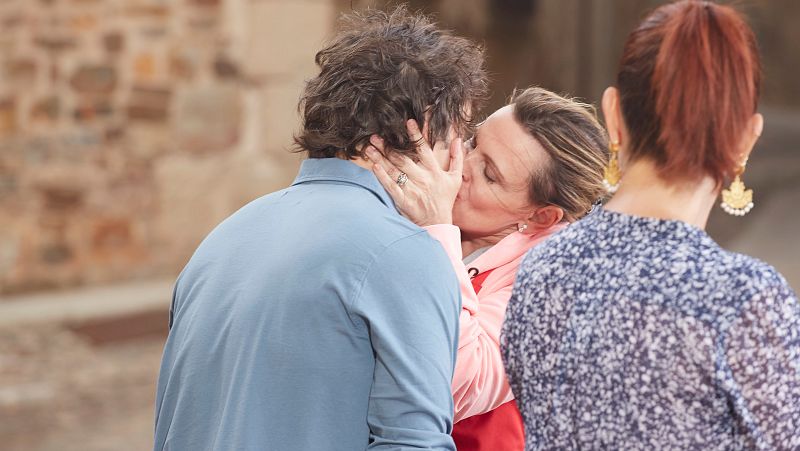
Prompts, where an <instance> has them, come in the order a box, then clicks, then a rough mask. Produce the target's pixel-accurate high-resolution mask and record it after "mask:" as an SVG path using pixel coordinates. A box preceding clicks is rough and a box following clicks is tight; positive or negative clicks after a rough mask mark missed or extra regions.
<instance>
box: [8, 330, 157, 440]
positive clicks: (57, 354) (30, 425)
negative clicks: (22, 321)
mask: <svg viewBox="0 0 800 451" xmlns="http://www.w3.org/2000/svg"><path fill="white" fill-rule="evenodd" d="M162 343H163V339H162V338H160V337H150V338H147V339H141V340H137V341H129V342H122V343H111V344H108V345H104V346H94V345H91V344H90V343H89V342H88V340H86V339H83V338H82V337H81V336H79V335H77V334H75V333H73V332H71V331H69V330H67V329H65V328H63V327H58V326H53V325H40V326H38V327H36V328H25V329H23V328H10V329H9V328H5V329H2V330H0V418H2V421H0V443H2V445H0V448H2V449H3V450H7V451H23V450H24V451H129V450H130V451H134V450H137V451H138V450H147V449H151V447H152V442H151V440H152V432H151V431H152V428H153V414H152V413H153V405H154V401H153V400H154V390H155V389H154V386H155V380H156V377H157V374H156V373H157V368H158V362H159V359H160V354H161V347H162Z"/></svg>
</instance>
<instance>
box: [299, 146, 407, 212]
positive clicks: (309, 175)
mask: <svg viewBox="0 0 800 451" xmlns="http://www.w3.org/2000/svg"><path fill="white" fill-rule="evenodd" d="M310 182H340V183H349V184H351V185H356V186H360V187H362V188H364V189H366V190H367V191H370V192H371V193H372V194H374V195H375V196H376V197H377V198H378V199H380V201H381V202H383V204H384V205H386V206H387V207H390V208H392V209H395V210H396V209H397V207H396V206H395V204H394V201H393V200H392V197H391V196H389V193H387V192H386V190H385V189H384V188H383V186H381V184H380V182H378V179H377V178H376V177H375V174H373V173H372V171H368V170H366V169H364V168H362V167H361V166H359V165H357V164H355V163H353V162H352V161H347V160H343V159H341V158H308V159H306V160H303V162H302V163H301V165H300V171H299V172H298V174H297V178H295V180H294V182H293V183H292V186H295V185H300V184H302V183H310Z"/></svg>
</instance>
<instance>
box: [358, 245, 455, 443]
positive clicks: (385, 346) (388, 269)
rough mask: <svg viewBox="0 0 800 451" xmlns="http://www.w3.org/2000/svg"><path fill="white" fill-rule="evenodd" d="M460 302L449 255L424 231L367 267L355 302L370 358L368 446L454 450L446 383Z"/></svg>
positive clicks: (452, 359)
mask: <svg viewBox="0 0 800 451" xmlns="http://www.w3.org/2000/svg"><path fill="white" fill-rule="evenodd" d="M460 303H461V300H460V294H459V289H458V281H457V279H456V277H455V274H453V270H452V268H451V267H450V264H449V261H448V259H447V256H446V255H445V253H444V251H443V249H442V248H441V246H439V245H438V243H436V242H435V241H434V240H432V239H431V238H430V237H429V236H428V235H427V234H425V233H424V232H420V233H419V234H415V235H412V236H409V237H406V238H403V239H400V240H398V241H396V242H394V243H393V244H391V245H389V246H388V247H387V248H386V249H385V250H384V251H383V252H382V253H381V255H379V256H378V257H377V258H376V259H375V261H374V262H373V263H372V264H371V266H370V268H369V269H368V271H367V273H366V275H365V277H364V280H363V284H362V286H361V290H360V292H359V295H358V296H357V297H356V299H355V301H354V303H353V310H354V312H356V313H357V314H358V315H359V316H361V317H362V318H363V320H364V323H365V324H366V325H367V328H368V333H369V339H370V342H371V344H372V348H373V351H374V354H375V371H374V374H373V380H372V390H371V392H370V397H369V411H368V414H367V422H368V425H369V429H370V445H369V448H368V449H376V450H378V449H392V450H398V449H403V450H405V449H431V450H443V451H444V450H448V451H454V450H455V445H454V444H453V441H452V438H451V437H450V433H451V432H452V425H453V398H452V396H451V394H450V383H451V380H452V377H453V369H454V366H455V358H456V351H457V345H458V315H459V311H460V308H461V306H460Z"/></svg>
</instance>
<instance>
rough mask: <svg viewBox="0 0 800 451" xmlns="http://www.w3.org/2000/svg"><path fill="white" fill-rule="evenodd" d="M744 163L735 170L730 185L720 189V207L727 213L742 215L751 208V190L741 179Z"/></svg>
mask: <svg viewBox="0 0 800 451" xmlns="http://www.w3.org/2000/svg"><path fill="white" fill-rule="evenodd" d="M745 164H747V163H745ZM745 164H743V165H742V167H741V168H739V170H738V171H737V172H736V177H735V178H734V179H733V182H732V183H731V186H730V187H728V189H724V190H722V203H721V204H720V207H721V208H722V209H723V210H725V213H728V214H729V215H733V216H744V215H746V214H747V213H750V210H752V209H753V190H751V189H747V188H746V187H745V186H744V182H742V180H741V175H742V174H743V173H744V167H745Z"/></svg>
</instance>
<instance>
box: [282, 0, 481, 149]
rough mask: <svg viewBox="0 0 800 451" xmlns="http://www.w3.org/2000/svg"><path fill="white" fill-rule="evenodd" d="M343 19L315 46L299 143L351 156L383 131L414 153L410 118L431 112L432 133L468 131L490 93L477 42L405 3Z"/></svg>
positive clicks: (389, 142) (421, 119)
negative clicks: (333, 33) (321, 45)
mask: <svg viewBox="0 0 800 451" xmlns="http://www.w3.org/2000/svg"><path fill="white" fill-rule="evenodd" d="M342 22H343V26H342V29H341V31H340V32H339V33H338V34H337V35H336V36H335V37H334V38H333V40H332V41H331V42H329V43H328V44H327V46H326V47H325V48H323V49H322V50H320V51H319V52H318V53H317V55H316V63H317V65H318V66H319V68H320V72H319V75H317V76H316V77H314V78H313V79H311V80H309V81H308V82H307V84H306V87H305V91H304V92H303V95H302V97H301V98H300V102H299V104H298V110H299V112H300V114H301V116H302V126H301V129H300V131H299V132H298V133H297V134H296V135H295V137H294V141H295V144H296V149H295V150H296V151H298V152H303V151H307V152H308V155H309V157H311V158H331V157H340V158H346V159H353V158H356V157H359V156H363V155H362V152H361V151H362V147H363V145H364V144H365V143H367V142H368V141H369V137H370V135H372V134H378V135H380V136H381V137H382V138H383V139H384V141H385V143H386V148H387V150H391V151H394V152H397V153H401V154H404V155H408V156H411V157H412V158H413V157H415V155H416V151H415V147H414V142H412V141H411V139H410V138H409V136H408V133H407V131H406V125H405V124H406V121H407V120H408V119H415V120H416V121H417V123H419V124H420V127H422V126H423V125H424V124H425V121H426V120H427V124H428V130H429V135H428V139H429V140H431V141H438V140H444V139H446V135H447V132H448V129H449V127H450V126H453V127H454V129H455V130H456V132H457V133H458V134H459V135H461V136H463V135H465V134H467V133H469V131H470V129H471V128H472V127H473V126H474V124H473V121H472V114H471V113H472V112H474V111H477V109H478V108H480V107H481V106H482V104H483V102H484V101H485V100H486V98H487V96H488V90H487V79H486V72H485V70H484V68H483V49H482V48H481V47H480V46H478V45H476V44H475V43H473V42H471V41H469V40H468V39H465V38H462V37H458V36H454V35H452V34H450V33H449V32H447V31H443V30H440V29H439V28H437V26H436V25H435V24H434V23H433V22H431V20H430V19H428V18H427V17H425V16H424V15H421V14H417V13H411V12H409V11H408V9H407V8H406V7H405V6H400V7H398V8H396V9H395V10H393V11H391V12H384V11H379V10H367V11H365V12H361V13H352V14H348V15H344V16H343V19H342Z"/></svg>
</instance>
